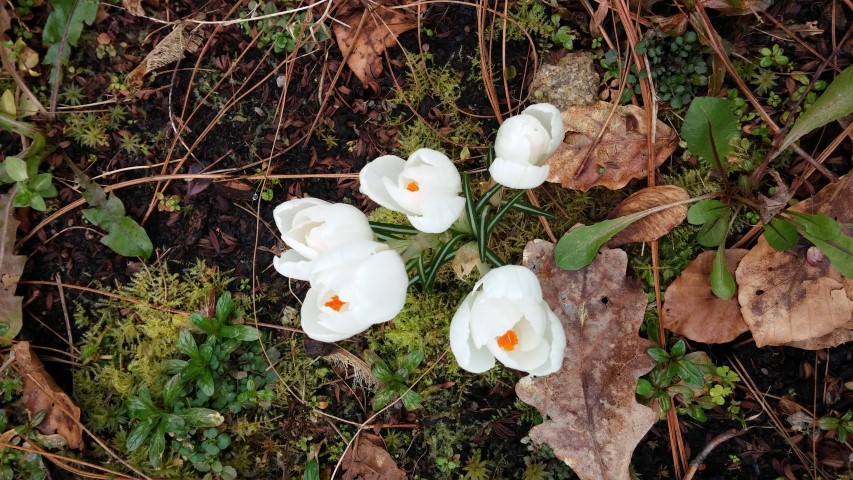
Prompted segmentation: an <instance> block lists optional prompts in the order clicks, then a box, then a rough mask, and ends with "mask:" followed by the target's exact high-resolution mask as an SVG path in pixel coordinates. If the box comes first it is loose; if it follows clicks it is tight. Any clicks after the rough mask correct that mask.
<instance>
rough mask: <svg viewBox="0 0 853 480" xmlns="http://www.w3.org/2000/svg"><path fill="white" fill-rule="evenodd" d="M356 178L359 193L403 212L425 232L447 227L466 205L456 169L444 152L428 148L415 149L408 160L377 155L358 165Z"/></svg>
mask: <svg viewBox="0 0 853 480" xmlns="http://www.w3.org/2000/svg"><path fill="white" fill-rule="evenodd" d="M359 180H360V181H361V188H360V190H361V193H363V194H365V195H367V196H368V197H370V199H371V200H373V201H374V202H376V203H378V204H379V205H382V206H383V207H385V208H387V209H389V210H394V211H395V212H401V213H404V214H406V217H408V219H409V222H411V223H412V226H413V227H415V228H417V229H418V230H420V231H422V232H425V233H442V232H444V231H446V230H447V229H448V228H450V226H451V225H453V222H455V221H456V220H457V219H458V218H459V215H460V214H461V213H462V209H464V208H465V199H464V198H462V197H461V196H459V194H460V192H462V179H461V178H460V177H459V171H458V170H456V166H455V165H453V162H451V161H450V159H449V158H447V156H446V155H444V154H443V153H440V152H436V151H435V150H430V149H429V148H421V149H419V150H416V151H415V152H414V153H412V154H411V155H409V159H408V160H403V159H402V158H400V157H396V156H394V155H384V156H382V157H379V158H377V159H376V160H374V161H372V162H370V163H368V164H367V165H365V166H364V168H362V169H361V173H360V174H359Z"/></svg>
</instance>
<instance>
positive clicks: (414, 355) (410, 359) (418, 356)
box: [400, 350, 424, 375]
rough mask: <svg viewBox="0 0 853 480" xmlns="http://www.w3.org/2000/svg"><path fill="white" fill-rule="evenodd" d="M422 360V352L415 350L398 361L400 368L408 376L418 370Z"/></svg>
mask: <svg viewBox="0 0 853 480" xmlns="http://www.w3.org/2000/svg"><path fill="white" fill-rule="evenodd" d="M423 360H424V352H423V351H421V350H415V351H413V352H411V353H409V354H407V355H406V356H405V357H403V358H402V359H401V360H400V368H404V369H406V371H407V372H408V374H407V375H410V374H411V373H412V372H414V371H415V369H416V368H418V365H420V364H421V362H422V361H423Z"/></svg>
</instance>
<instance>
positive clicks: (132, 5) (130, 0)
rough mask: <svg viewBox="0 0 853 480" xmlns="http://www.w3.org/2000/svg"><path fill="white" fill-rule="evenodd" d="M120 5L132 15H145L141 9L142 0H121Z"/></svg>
mask: <svg viewBox="0 0 853 480" xmlns="http://www.w3.org/2000/svg"><path fill="white" fill-rule="evenodd" d="M121 6H122V7H124V8H125V10H127V13H129V14H131V15H133V16H136V17H144V16H145V10H143V9H142V0H121Z"/></svg>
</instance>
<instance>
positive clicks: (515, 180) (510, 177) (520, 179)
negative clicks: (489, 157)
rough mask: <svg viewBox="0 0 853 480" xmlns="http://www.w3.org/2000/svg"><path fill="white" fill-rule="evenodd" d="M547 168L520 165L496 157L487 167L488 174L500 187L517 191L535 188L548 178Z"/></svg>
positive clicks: (546, 166)
mask: <svg viewBox="0 0 853 480" xmlns="http://www.w3.org/2000/svg"><path fill="white" fill-rule="evenodd" d="M548 171H549V166H548V165H543V166H541V167H537V166H535V165H521V164H518V163H515V162H510V161H508V160H506V159H504V158H501V157H497V158H495V160H494V161H493V162H492V165H491V166H490V167H489V174H490V175H491V176H492V178H493V179H494V180H495V181H496V182H498V183H500V184H501V185H503V186H505V187H509V188H517V189H519V190H522V189H526V188H536V187H538V186H539V185H542V183H544V182H545V179H546V178H548Z"/></svg>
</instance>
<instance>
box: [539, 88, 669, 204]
mask: <svg viewBox="0 0 853 480" xmlns="http://www.w3.org/2000/svg"><path fill="white" fill-rule="evenodd" d="M614 108H615V111H613V110H614ZM611 113H612V115H611ZM563 124H564V125H565V130H566V135H565V137H564V139H563V144H562V145H560V147H559V148H558V149H557V151H556V153H554V155H552V156H551V158H549V159H548V164H549V165H550V166H551V172H550V174H549V176H548V181H549V182H555V183H560V184H561V185H562V186H564V187H566V188H571V189H574V190H582V191H586V190H589V189H590V188H592V187H594V186H596V185H603V186H605V187H607V188H609V189H611V190H616V189H619V188H622V187H624V186H625V184H627V183H628V182H629V181H630V180H631V179H632V178H642V177H645V176H646V174H647V172H646V132H648V128H649V125H648V124H647V123H646V113H645V111H644V110H643V109H642V108H640V107H637V106H636V105H623V106H617V107H614V106H613V105H611V104H609V103H606V102H597V103H594V104H592V105H576V106H573V107H569V108H567V109H565V110H563ZM656 131H657V134H656V137H655V152H656V157H655V165H656V166H659V165H660V164H661V163H663V162H664V160H666V158H667V157H669V156H670V155H672V152H674V151H675V147H676V146H677V144H678V135H676V133H675V131H674V130H673V129H672V128H670V127H669V126H668V125H666V124H665V123H663V122H661V121H658V122H657V125H656ZM602 132H603V133H602ZM599 136H600V138H599Z"/></svg>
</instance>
